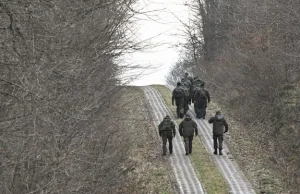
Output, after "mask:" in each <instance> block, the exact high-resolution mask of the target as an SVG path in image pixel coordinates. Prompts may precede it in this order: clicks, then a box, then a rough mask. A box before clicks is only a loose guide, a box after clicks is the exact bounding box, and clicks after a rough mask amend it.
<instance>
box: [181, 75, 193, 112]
mask: <svg viewBox="0 0 300 194" xmlns="http://www.w3.org/2000/svg"><path fill="white" fill-rule="evenodd" d="M181 87H182V89H183V91H184V94H185V99H184V105H183V107H184V114H186V112H187V111H188V110H189V103H190V96H191V94H190V84H189V80H184V79H182V80H181Z"/></svg>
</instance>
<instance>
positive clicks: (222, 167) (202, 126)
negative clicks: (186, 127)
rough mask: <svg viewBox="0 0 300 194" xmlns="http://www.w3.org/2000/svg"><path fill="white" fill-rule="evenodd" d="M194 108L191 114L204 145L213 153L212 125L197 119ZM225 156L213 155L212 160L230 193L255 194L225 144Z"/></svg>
mask: <svg viewBox="0 0 300 194" xmlns="http://www.w3.org/2000/svg"><path fill="white" fill-rule="evenodd" d="M191 109H192V107H191V106H190V110H189V113H190V115H191V116H192V118H193V119H194V121H196V123H197V125H198V127H199V134H200V135H201V137H202V139H203V144H204V145H205V148H206V149H207V151H208V152H209V153H213V151H214V148H213V141H212V125H211V124H209V123H208V122H207V121H206V120H203V119H201V120H199V119H196V114H195V112H194V111H191ZM223 150H224V152H223V156H219V155H213V154H212V157H211V158H212V160H213V161H214V163H215V164H216V166H217V167H218V169H219V171H220V172H221V174H222V175H223V177H224V178H225V180H226V182H227V183H228V185H229V188H230V193H232V194H255V191H254V189H253V188H252V186H251V184H250V182H249V181H248V180H247V178H246V176H245V175H244V173H243V172H242V170H241V169H240V168H239V166H238V164H237V163H236V162H235V161H233V159H232V158H231V157H229V156H228V155H227V152H228V151H229V149H228V147H227V146H226V144H224V143H223Z"/></svg>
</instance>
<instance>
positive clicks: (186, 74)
mask: <svg viewBox="0 0 300 194" xmlns="http://www.w3.org/2000/svg"><path fill="white" fill-rule="evenodd" d="M184 79H186V80H189V81H190V82H191V84H193V81H194V80H193V78H192V77H191V76H189V73H187V72H186V73H185V74H184Z"/></svg>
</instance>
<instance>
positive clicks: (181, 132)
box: [178, 121, 183, 136]
mask: <svg viewBox="0 0 300 194" xmlns="http://www.w3.org/2000/svg"><path fill="white" fill-rule="evenodd" d="M182 122H183V121H182ZM182 122H181V123H180V124H179V128H178V130H179V134H180V136H182V134H183V127H182Z"/></svg>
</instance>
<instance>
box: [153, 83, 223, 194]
mask: <svg viewBox="0 0 300 194" xmlns="http://www.w3.org/2000/svg"><path fill="white" fill-rule="evenodd" d="M153 87H154V88H155V89H157V90H158V91H159V93H160V94H161V96H162V97H163V99H164V101H165V103H166V105H167V107H168V108H169V110H170V111H171V112H172V113H173V115H176V107H175V106H172V101H171V91H170V90H169V89H168V88H166V87H165V86H162V85H154V86H153ZM175 121H176V122H177V123H178V124H179V123H180V122H181V121H182V120H181V119H176V120H175ZM210 157H211V153H207V151H206V150H205V148H204V146H203V145H202V143H201V142H200V141H197V140H196V139H195V140H194V141H193V154H192V155H190V159H191V162H192V165H193V166H194V169H195V171H196V173H197V176H198V178H199V179H200V181H201V183H202V185H203V187H204V189H205V191H206V192H207V193H208V194H224V193H229V188H228V185H227V184H226V182H225V180H224V179H223V177H222V175H221V174H220V172H219V171H218V170H217V168H216V166H215V165H214V163H213V162H212V160H211V158H210Z"/></svg>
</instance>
